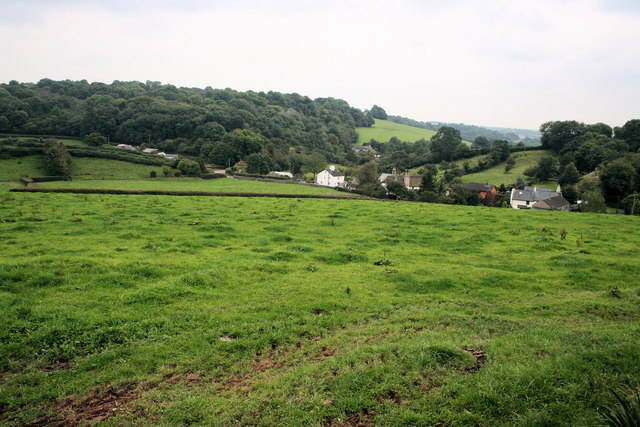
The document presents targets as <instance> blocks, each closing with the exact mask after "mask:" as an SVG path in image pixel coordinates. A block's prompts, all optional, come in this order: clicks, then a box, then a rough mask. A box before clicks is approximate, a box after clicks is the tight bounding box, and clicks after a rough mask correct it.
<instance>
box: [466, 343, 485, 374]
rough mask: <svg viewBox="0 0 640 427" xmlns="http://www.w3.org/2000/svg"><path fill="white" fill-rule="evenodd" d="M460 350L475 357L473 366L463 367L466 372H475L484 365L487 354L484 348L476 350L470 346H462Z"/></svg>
mask: <svg viewBox="0 0 640 427" xmlns="http://www.w3.org/2000/svg"><path fill="white" fill-rule="evenodd" d="M462 350H464V351H465V352H467V353H469V354H471V355H472V356H473V357H475V358H476V364H475V365H474V366H468V367H465V368H464V372H465V373H466V374H475V373H476V372H478V371H479V370H480V369H482V368H483V367H484V364H485V363H486V362H487V355H486V353H485V351H484V350H476V349H473V348H471V347H462Z"/></svg>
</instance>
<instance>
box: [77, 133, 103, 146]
mask: <svg viewBox="0 0 640 427" xmlns="http://www.w3.org/2000/svg"><path fill="white" fill-rule="evenodd" d="M82 140H83V141H84V142H86V143H87V144H89V145H93V146H94V147H99V146H100V145H104V144H106V143H107V138H105V137H104V136H102V135H101V134H100V133H99V132H93V133H90V134H89V135H85V136H84V138H82Z"/></svg>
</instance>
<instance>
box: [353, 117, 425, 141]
mask: <svg viewBox="0 0 640 427" xmlns="http://www.w3.org/2000/svg"><path fill="white" fill-rule="evenodd" d="M375 121H376V123H375V124H374V125H373V126H371V127H364V128H357V129H356V130H357V132H358V144H364V143H365V142H369V141H371V140H372V139H375V140H376V141H378V142H387V141H389V139H391V137H392V136H395V137H396V138H398V139H400V140H401V141H406V142H416V141H417V140H419V139H422V138H424V139H426V140H427V141H430V140H431V137H432V136H433V135H435V134H436V132H435V131H432V130H429V129H422V128H418V127H414V126H407V125H401V124H399V123H394V122H390V121H388V120H379V119H375Z"/></svg>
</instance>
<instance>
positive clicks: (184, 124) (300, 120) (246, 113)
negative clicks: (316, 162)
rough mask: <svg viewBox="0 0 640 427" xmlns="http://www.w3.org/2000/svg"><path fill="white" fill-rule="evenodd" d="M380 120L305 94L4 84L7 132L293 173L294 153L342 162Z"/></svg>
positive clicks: (0, 110) (0, 92)
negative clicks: (261, 162)
mask: <svg viewBox="0 0 640 427" xmlns="http://www.w3.org/2000/svg"><path fill="white" fill-rule="evenodd" d="M372 124H373V118H372V117H371V116H370V115H367V114H365V113H364V112H362V111H361V110H359V109H357V108H352V107H350V106H349V104H348V103H347V102H345V101H343V100H338V99H333V98H318V99H315V100H312V99H310V98H308V97H306V96H301V95H298V94H295V93H294V94H282V93H277V92H269V93H262V92H261V93H256V92H237V91H234V90H231V89H212V88H210V87H207V88H205V89H197V88H177V87H175V86H173V85H168V84H164V85H163V84H160V83H159V82H150V81H147V82H146V83H140V82H120V81H114V82H113V83H112V84H104V83H88V82H87V81H86V80H82V81H69V80H65V81H53V80H50V79H43V80H40V81H39V82H38V83H36V84H32V83H18V82H16V81H11V82H10V83H8V84H1V85H0V132H2V133H12V134H26V135H65V136H76V137H83V136H85V135H87V134H90V133H93V132H97V133H100V134H101V135H103V136H105V137H107V139H108V140H109V141H110V142H122V143H127V144H135V145H140V144H146V145H149V146H153V147H156V148H160V149H162V150H164V151H166V152H170V153H180V154H184V155H188V156H194V157H200V158H201V159H202V160H204V161H208V162H212V163H216V164H221V165H227V164H229V163H231V164H234V163H235V162H237V161H238V160H240V159H243V158H245V157H246V156H248V155H250V154H252V153H264V154H265V155H266V156H268V157H269V159H271V160H273V162H274V167H278V168H281V169H289V168H290V160H291V159H290V157H291V154H292V153H299V154H300V153H301V154H305V153H311V152H313V151H318V152H321V153H323V154H324V155H325V156H326V157H329V158H330V160H331V161H334V162H339V161H340V160H342V159H343V158H344V157H345V156H346V155H347V154H348V153H350V152H351V149H350V148H349V146H350V145H351V144H353V143H354V142H355V141H356V140H357V133H356V131H355V128H356V127H362V126H371V125H372Z"/></svg>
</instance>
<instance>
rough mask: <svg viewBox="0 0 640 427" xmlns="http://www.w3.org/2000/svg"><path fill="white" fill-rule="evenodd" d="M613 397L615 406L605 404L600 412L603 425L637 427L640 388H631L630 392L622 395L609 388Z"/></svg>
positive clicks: (638, 422) (639, 417)
mask: <svg viewBox="0 0 640 427" xmlns="http://www.w3.org/2000/svg"><path fill="white" fill-rule="evenodd" d="M611 393H612V394H613V396H614V397H615V400H616V405H615V406H605V407H604V408H602V409H601V410H600V414H602V416H603V417H604V419H605V425H607V426H614V427H638V426H640V390H631V394H630V395H629V396H626V397H622V396H621V395H620V394H619V393H616V392H615V391H614V390H611Z"/></svg>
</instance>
